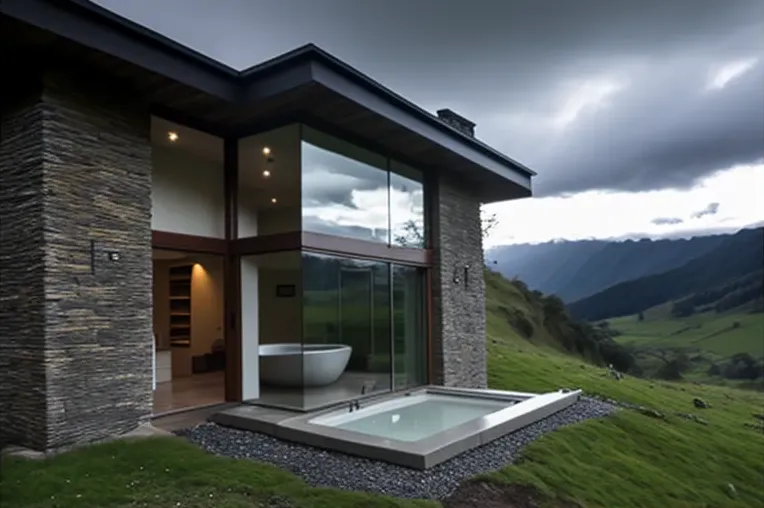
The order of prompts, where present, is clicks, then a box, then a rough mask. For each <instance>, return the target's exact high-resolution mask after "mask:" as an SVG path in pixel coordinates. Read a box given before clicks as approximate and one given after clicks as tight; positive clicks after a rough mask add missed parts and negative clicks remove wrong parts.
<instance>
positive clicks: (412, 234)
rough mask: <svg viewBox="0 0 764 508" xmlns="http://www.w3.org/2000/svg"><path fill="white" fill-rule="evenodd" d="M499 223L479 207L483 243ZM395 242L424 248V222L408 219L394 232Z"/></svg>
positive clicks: (493, 216)
mask: <svg viewBox="0 0 764 508" xmlns="http://www.w3.org/2000/svg"><path fill="white" fill-rule="evenodd" d="M498 225H499V219H498V218H497V217H496V214H495V213H488V212H486V211H485V209H484V208H483V207H482V206H481V207H480V232H481V234H482V237H483V244H485V241H486V238H488V235H490V234H491V232H492V231H493V230H494V229H496V226H498ZM394 240H395V243H396V244H398V245H400V246H401V247H413V248H418V249H421V248H424V247H425V238H424V223H422V222H421V221H416V220H413V219H411V220H408V221H406V222H405V223H404V224H403V227H402V228H401V231H400V232H397V233H395V238H394Z"/></svg>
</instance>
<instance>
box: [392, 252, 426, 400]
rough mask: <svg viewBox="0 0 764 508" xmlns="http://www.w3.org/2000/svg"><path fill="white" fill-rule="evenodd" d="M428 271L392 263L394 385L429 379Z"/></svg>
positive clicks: (418, 383) (415, 384) (413, 383)
mask: <svg viewBox="0 0 764 508" xmlns="http://www.w3.org/2000/svg"><path fill="white" fill-rule="evenodd" d="M425 287H426V286H425V271H424V269H422V268H417V267H414V266H405V265H392V309H393V310H392V313H393V355H394V359H395V364H394V369H393V372H394V380H393V388H394V389H396V390H397V389H401V388H409V387H412V386H419V385H423V384H425V383H426V382H427V340H426V337H427V314H426V309H425V302H426V300H425V297H426V294H425Z"/></svg>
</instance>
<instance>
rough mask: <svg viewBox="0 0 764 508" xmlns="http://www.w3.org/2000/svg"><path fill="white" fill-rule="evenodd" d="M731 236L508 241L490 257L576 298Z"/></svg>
mask: <svg viewBox="0 0 764 508" xmlns="http://www.w3.org/2000/svg"><path fill="white" fill-rule="evenodd" d="M743 231H746V230H743ZM730 236H733V235H729V234H726V235H712V236H700V237H693V238H690V239H661V240H650V239H641V240H626V241H619V242H616V241H605V240H584V241H561V242H547V243H542V244H536V245H529V244H522V245H504V246H499V247H494V248H491V249H489V250H488V251H487V252H486V259H487V260H489V264H491V265H492V267H493V269H495V270H497V271H498V272H500V273H501V274H503V275H504V276H505V277H507V278H510V279H511V278H515V277H516V278H518V279H520V280H522V281H524V282H525V283H526V284H527V285H528V286H529V287H530V288H532V289H536V290H539V291H542V292H544V293H551V294H555V295H557V296H558V297H560V298H561V299H562V300H563V301H565V302H568V303H570V302H573V301H577V300H581V299H583V298H586V297H588V296H591V295H594V294H596V293H598V292H600V291H603V290H605V289H607V288H609V287H611V286H614V285H616V284H619V283H622V282H626V281H629V280H634V279H638V278H641V277H646V276H649V275H654V274H658V273H663V272H667V271H670V270H673V269H675V268H679V267H681V266H683V265H685V264H686V263H688V262H690V261H692V260H693V259H696V258H698V257H701V256H704V255H705V254H707V253H709V252H711V251H713V250H714V249H716V248H717V247H719V246H720V245H722V244H723V243H724V242H725V241H726V240H727V239H728V238H730Z"/></svg>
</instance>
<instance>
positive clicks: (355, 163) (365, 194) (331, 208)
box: [302, 126, 390, 243]
mask: <svg viewBox="0 0 764 508" xmlns="http://www.w3.org/2000/svg"><path fill="white" fill-rule="evenodd" d="M387 187H388V182H387V159H385V157H382V156H381V155H377V154H375V153H373V152H369V151H368V150H364V149H362V148H359V147H356V146H354V145H351V144H350V143H346V142H345V141H342V140H339V139H337V138H334V137H332V136H328V135H326V134H324V133H322V132H319V131H317V130H315V129H311V128H310V127H306V126H303V128H302V227H303V229H304V230H305V231H310V232H314V233H323V234H327V235H334V236H344V237H350V238H357V239H359V240H368V241H372V242H382V243H388V242H389V236H390V235H389V224H388V203H387V201H388V189H387Z"/></svg>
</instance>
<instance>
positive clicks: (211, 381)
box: [152, 249, 225, 414]
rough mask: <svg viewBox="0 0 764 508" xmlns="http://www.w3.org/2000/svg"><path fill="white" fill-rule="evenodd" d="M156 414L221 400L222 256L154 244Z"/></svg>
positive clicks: (222, 374) (223, 381) (223, 397)
mask: <svg viewBox="0 0 764 508" xmlns="http://www.w3.org/2000/svg"><path fill="white" fill-rule="evenodd" d="M152 257H153V275H154V283H153V284H154V286H153V289H154V294H153V297H154V344H155V362H154V374H155V375H154V381H155V389H154V414H161V413H167V412H170V411H175V410H179V409H184V408H189V407H198V406H205V405H210V404H217V403H221V402H223V401H224V400H225V379H224V378H225V342H224V329H223V324H224V323H223V316H224V311H223V297H224V293H223V290H224V279H223V257H222V256H219V255H212V254H194V253H185V252H178V251H171V250H161V249H154V250H153V252H152Z"/></svg>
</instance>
